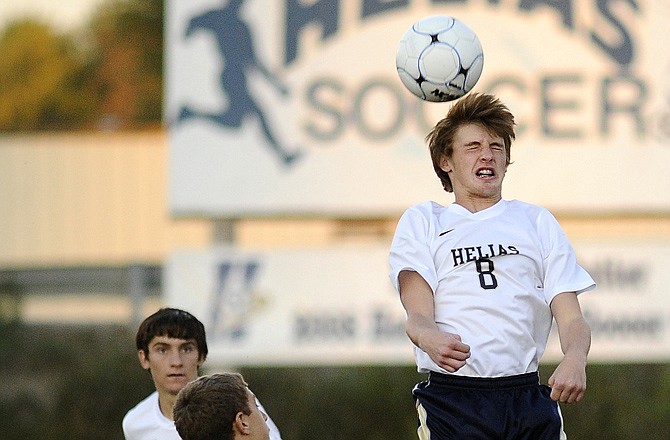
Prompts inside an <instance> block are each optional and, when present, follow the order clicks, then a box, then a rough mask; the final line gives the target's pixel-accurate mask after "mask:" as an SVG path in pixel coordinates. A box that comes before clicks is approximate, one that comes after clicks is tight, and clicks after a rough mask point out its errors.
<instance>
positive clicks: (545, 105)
mask: <svg viewBox="0 0 670 440" xmlns="http://www.w3.org/2000/svg"><path fill="white" fill-rule="evenodd" d="M557 83H561V84H581V83H582V78H581V77H580V76H578V75H563V76H548V77H546V78H544V79H543V80H542V82H541V87H540V100H541V102H542V108H541V117H540V118H541V124H542V132H543V133H544V134H545V135H547V137H552V138H572V139H578V138H581V137H582V136H583V133H582V132H581V130H579V129H576V128H575V129H563V130H559V129H558V128H554V127H552V126H551V123H550V119H551V118H550V116H551V115H552V113H554V112H555V111H557V110H577V109H579V105H578V104H577V103H576V102H575V101H567V100H564V101H558V100H556V99H552V97H551V96H550V93H549V91H550V89H551V88H552V86H554V85H556V84H557Z"/></svg>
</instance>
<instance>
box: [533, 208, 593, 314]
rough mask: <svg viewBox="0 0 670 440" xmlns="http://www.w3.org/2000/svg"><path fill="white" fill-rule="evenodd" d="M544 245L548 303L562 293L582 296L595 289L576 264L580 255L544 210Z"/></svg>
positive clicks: (541, 227) (541, 226) (540, 223)
mask: <svg viewBox="0 0 670 440" xmlns="http://www.w3.org/2000/svg"><path fill="white" fill-rule="evenodd" d="M538 231H539V234H540V236H541V237H542V243H543V262H542V263H543V267H544V292H545V299H546V300H547V303H550V302H551V300H552V299H553V298H554V297H555V296H556V295H558V294H559V293H563V292H575V293H577V294H580V293H582V292H586V291H588V290H591V289H593V288H595V286H596V283H595V281H594V280H593V278H592V277H591V275H589V273H588V272H587V271H586V270H585V269H584V268H583V267H582V266H580V265H579V264H578V263H577V256H576V254H575V251H574V250H573V248H572V245H571V244H570V242H569V240H568V238H567V236H566V235H565V233H564V232H563V229H562V228H561V226H560V225H559V223H558V221H557V220H556V219H555V218H554V216H553V215H552V214H551V213H550V212H549V211H547V210H543V211H542V212H541V213H540V215H539V217H538Z"/></svg>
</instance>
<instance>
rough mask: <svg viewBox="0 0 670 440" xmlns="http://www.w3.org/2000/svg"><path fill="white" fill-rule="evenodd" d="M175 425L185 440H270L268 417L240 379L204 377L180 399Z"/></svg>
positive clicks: (234, 375)
mask: <svg viewBox="0 0 670 440" xmlns="http://www.w3.org/2000/svg"><path fill="white" fill-rule="evenodd" d="M173 414H174V423H175V427H176V428H177V432H179V435H180V436H181V438H182V439H184V440H233V439H237V438H242V437H244V438H247V439H249V440H268V439H269V429H268V426H267V423H266V419H267V416H266V415H265V414H263V413H262V412H261V411H260V410H259V409H258V406H257V405H256V398H255V396H254V395H253V393H252V392H251V391H249V389H248V388H247V384H246V383H245V382H244V379H243V378H242V376H241V375H239V374H237V373H221V374H211V375H208V376H202V377H200V378H198V379H196V380H194V381H193V382H190V383H189V384H188V385H186V386H185V387H184V388H183V389H182V390H181V391H180V392H179V394H178V395H177V401H176V402H175V405H174V409H173Z"/></svg>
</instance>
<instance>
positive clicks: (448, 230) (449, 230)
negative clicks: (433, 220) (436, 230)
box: [440, 228, 454, 237]
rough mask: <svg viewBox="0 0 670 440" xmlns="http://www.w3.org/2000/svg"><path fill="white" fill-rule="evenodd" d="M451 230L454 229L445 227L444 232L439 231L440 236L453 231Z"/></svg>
mask: <svg viewBox="0 0 670 440" xmlns="http://www.w3.org/2000/svg"><path fill="white" fill-rule="evenodd" d="M453 230H454V229H453V228H451V229H447V230H446V231H444V232H440V237H442V236H443V235H446V234H448V233H450V232H451V231H453Z"/></svg>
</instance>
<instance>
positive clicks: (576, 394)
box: [548, 356, 586, 403]
mask: <svg viewBox="0 0 670 440" xmlns="http://www.w3.org/2000/svg"><path fill="white" fill-rule="evenodd" d="M548 384H549V386H550V387H551V398H552V399H553V400H555V401H556V402H561V403H575V402H579V401H580V400H582V398H583V397H584V393H585V392H586V361H584V360H580V359H576V358H571V357H567V356H566V357H565V358H563V361H562V362H561V363H560V364H558V367H556V370H555V371H554V374H552V375H551V377H550V378H549V381H548Z"/></svg>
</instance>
